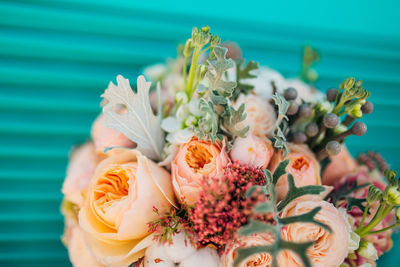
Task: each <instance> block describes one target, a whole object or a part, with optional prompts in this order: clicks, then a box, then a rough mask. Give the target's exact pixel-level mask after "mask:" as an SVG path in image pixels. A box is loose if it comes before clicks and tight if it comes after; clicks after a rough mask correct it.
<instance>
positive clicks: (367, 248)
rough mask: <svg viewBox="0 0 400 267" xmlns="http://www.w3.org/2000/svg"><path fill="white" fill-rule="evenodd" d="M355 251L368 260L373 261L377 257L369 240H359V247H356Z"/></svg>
mask: <svg viewBox="0 0 400 267" xmlns="http://www.w3.org/2000/svg"><path fill="white" fill-rule="evenodd" d="M357 252H358V254H359V255H360V256H361V257H364V258H366V259H368V260H374V261H375V260H377V259H378V252H377V251H376V248H375V247H374V245H373V244H372V243H371V242H368V241H365V240H361V242H360V247H359V248H358V250H357Z"/></svg>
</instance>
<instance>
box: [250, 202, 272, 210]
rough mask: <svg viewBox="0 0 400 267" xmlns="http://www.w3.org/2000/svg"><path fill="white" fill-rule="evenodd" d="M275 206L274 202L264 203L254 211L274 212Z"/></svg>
mask: <svg viewBox="0 0 400 267" xmlns="http://www.w3.org/2000/svg"><path fill="white" fill-rule="evenodd" d="M274 205H275V203H273V202H272V201H267V202H262V203H260V204H258V205H257V206H255V207H254V211H255V212H256V213H270V212H274V210H275V207H274Z"/></svg>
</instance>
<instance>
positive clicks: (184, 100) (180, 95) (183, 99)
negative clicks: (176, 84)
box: [175, 92, 188, 103]
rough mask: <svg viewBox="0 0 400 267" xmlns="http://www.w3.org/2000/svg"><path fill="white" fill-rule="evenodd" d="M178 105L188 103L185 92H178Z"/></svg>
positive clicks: (176, 98)
mask: <svg viewBox="0 0 400 267" xmlns="http://www.w3.org/2000/svg"><path fill="white" fill-rule="evenodd" d="M175 101H176V103H187V101H188V96H187V94H186V93H185V92H177V93H176V95H175Z"/></svg>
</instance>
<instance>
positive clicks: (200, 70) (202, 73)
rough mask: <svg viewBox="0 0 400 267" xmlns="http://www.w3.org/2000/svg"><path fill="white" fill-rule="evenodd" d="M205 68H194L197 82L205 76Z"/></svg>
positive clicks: (204, 66) (203, 66)
mask: <svg viewBox="0 0 400 267" xmlns="http://www.w3.org/2000/svg"><path fill="white" fill-rule="evenodd" d="M207 69H208V68H207V66H206V65H200V66H198V67H197V68H196V78H197V80H198V81H201V80H203V79H204V76H205V75H206V72H207Z"/></svg>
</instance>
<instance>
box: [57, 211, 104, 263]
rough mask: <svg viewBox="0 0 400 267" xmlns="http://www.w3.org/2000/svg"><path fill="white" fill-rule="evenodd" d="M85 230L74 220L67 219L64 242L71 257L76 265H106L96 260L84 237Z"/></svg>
mask: <svg viewBox="0 0 400 267" xmlns="http://www.w3.org/2000/svg"><path fill="white" fill-rule="evenodd" d="M83 234H84V232H83V230H82V229H81V227H80V226H79V225H78V224H77V223H76V222H75V221H73V220H71V219H66V221H65V233H64V236H63V242H64V244H65V246H66V247H67V249H68V255H69V259H70V261H71V263H72V265H73V266H74V267H103V266H104V267H105V265H103V264H101V263H99V262H98V261H96V258H95V257H94V256H93V254H92V253H91V252H90V250H89V248H88V246H87V245H86V243H85V240H84V238H83Z"/></svg>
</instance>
